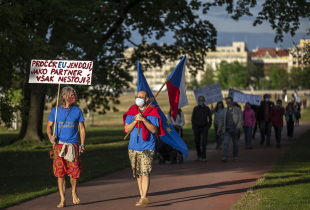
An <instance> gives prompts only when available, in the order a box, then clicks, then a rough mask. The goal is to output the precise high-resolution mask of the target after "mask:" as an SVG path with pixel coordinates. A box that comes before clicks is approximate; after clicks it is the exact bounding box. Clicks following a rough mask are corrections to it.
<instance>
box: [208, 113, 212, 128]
mask: <svg viewBox="0 0 310 210" xmlns="http://www.w3.org/2000/svg"><path fill="white" fill-rule="evenodd" d="M208 118H209V120H208V128H211V126H212V114H211V110H210V109H209V113H208Z"/></svg>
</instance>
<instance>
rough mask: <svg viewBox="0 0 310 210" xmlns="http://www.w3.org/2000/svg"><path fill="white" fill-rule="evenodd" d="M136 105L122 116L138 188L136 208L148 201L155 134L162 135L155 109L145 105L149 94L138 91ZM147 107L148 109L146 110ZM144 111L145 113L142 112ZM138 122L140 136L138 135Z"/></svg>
mask: <svg viewBox="0 0 310 210" xmlns="http://www.w3.org/2000/svg"><path fill="white" fill-rule="evenodd" d="M135 100H136V104H135V105H133V106H131V107H130V109H129V110H128V111H127V112H126V113H125V114H124V116H123V122H124V131H125V132H126V133H128V132H130V131H131V130H132V128H133V127H134V129H133V130H132V131H131V133H130V140H129V145H128V155H129V159H130V163H131V167H132V171H133V177H137V182H138V187H139V191H140V196H141V198H140V200H139V202H137V203H136V206H142V207H144V206H147V205H148V204H149V202H150V201H149V199H148V198H147V192H148V190H149V186H150V176H151V174H152V162H153V157H154V150H155V133H156V132H157V131H158V133H159V135H160V134H161V133H164V131H163V129H164V128H163V124H162V121H161V117H160V115H159V112H158V108H157V107H152V106H149V107H148V104H147V101H148V100H149V93H148V92H147V91H144V90H142V91H140V92H138V93H137V95H136V97H135ZM147 107H148V108H147ZM144 110H145V112H144ZM142 113H144V114H142ZM136 121H139V122H140V135H139V134H138V130H139V128H138V127H139V125H138V124H139V123H136Z"/></svg>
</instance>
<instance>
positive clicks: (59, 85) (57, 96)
mask: <svg viewBox="0 0 310 210" xmlns="http://www.w3.org/2000/svg"><path fill="white" fill-rule="evenodd" d="M59 91H60V84H59V85H58V94H57V100H56V112H55V121H54V131H53V136H55V132H56V120H57V110H58V99H59Z"/></svg>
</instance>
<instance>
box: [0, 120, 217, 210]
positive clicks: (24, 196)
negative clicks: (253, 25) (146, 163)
mask: <svg viewBox="0 0 310 210" xmlns="http://www.w3.org/2000/svg"><path fill="white" fill-rule="evenodd" d="M2 135H6V134H5V133H4V134H0V138H1V137H2ZM124 136H125V133H124V132H123V127H122V126H118V127H90V128H87V139H86V149H87V151H86V153H85V154H83V155H82V163H83V174H82V176H81V177H80V179H79V182H80V183H82V182H86V181H89V180H92V179H95V178H99V177H102V176H105V175H108V174H111V173H113V172H116V171H119V170H122V169H125V168H128V167H130V163H129V158H128V154H127V146H128V140H127V141H124V140H123V138H124ZM183 139H184V141H185V143H186V145H187V146H188V148H193V147H194V145H195V144H194V139H193V131H192V129H191V126H189V125H186V126H184V136H183ZM214 141H215V138H214V130H213V128H211V130H210V134H209V143H213V142H214ZM50 149H51V144H50V143H49V142H48V141H47V140H46V141H43V142H42V143H34V142H25V141H18V142H15V143H13V144H11V145H7V146H5V147H2V148H1V149H0V165H1V173H0V180H1V182H0V209H2V208H6V207H9V206H12V205H15V204H18V203H21V202H23V201H26V200H29V199H33V198H36V197H39V196H42V195H46V194H49V193H52V192H55V191H57V190H58V188H57V182H56V180H57V179H56V178H55V177H54V176H53V169H52V160H51V159H49V157H48V155H47V152H48V150H50ZM67 184H68V187H69V182H67Z"/></svg>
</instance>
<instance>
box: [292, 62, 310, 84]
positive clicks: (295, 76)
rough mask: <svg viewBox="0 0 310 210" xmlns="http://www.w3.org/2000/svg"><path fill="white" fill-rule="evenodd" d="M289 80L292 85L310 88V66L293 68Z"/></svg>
mask: <svg viewBox="0 0 310 210" xmlns="http://www.w3.org/2000/svg"><path fill="white" fill-rule="evenodd" d="M290 81H291V85H292V86H293V87H302V88H310V83H309V81H310V67H305V68H304V69H302V68H293V69H292V70H291V74H290Z"/></svg>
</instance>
